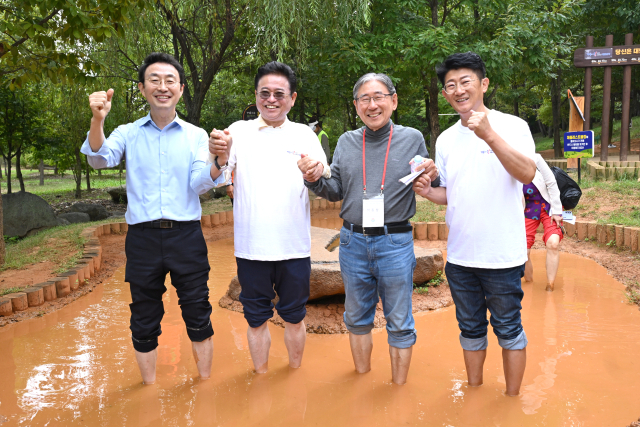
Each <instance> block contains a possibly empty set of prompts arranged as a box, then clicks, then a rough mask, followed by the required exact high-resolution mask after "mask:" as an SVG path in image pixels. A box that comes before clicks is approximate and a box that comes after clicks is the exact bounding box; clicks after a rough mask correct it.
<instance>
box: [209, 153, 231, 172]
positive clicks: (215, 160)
mask: <svg viewBox="0 0 640 427" xmlns="http://www.w3.org/2000/svg"><path fill="white" fill-rule="evenodd" d="M228 163H229V162H227V163H225V164H224V166H220V165H219V164H218V156H216V158H215V159H213V164H214V165H216V168H218V170H219V171H220V172H224V171H225V170H226V169H227V168H228V167H229V166H228Z"/></svg>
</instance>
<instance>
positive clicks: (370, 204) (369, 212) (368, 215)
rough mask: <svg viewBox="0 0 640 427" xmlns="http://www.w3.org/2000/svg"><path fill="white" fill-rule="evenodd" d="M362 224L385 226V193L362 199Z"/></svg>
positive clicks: (365, 196)
mask: <svg viewBox="0 0 640 427" xmlns="http://www.w3.org/2000/svg"><path fill="white" fill-rule="evenodd" d="M362 226H363V227H384V194H376V195H375V196H371V197H368V196H367V195H366V194H365V195H364V198H363V199H362Z"/></svg>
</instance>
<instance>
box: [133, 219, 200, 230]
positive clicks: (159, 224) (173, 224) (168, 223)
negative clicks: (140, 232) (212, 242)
mask: <svg viewBox="0 0 640 427" xmlns="http://www.w3.org/2000/svg"><path fill="white" fill-rule="evenodd" d="M199 222H200V221H173V220H170V219H158V220H156V221H147V222H139V223H137V224H131V225H130V226H129V227H135V228H180V227H185V226H187V225H191V224H194V223H199Z"/></svg>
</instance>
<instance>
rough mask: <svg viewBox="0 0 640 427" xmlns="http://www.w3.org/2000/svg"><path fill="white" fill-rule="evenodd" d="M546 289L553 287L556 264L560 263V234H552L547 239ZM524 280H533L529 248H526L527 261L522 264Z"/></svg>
mask: <svg viewBox="0 0 640 427" xmlns="http://www.w3.org/2000/svg"><path fill="white" fill-rule="evenodd" d="M546 246H547V262H546V266H547V289H546V290H547V291H553V289H554V287H555V281H556V275H557V274H558V265H559V264H560V251H559V250H558V248H559V247H560V236H558V235H557V234H553V235H551V236H550V237H549V239H547V244H546ZM524 280H525V281H526V282H533V264H532V263H531V249H527V263H526V264H525V265H524Z"/></svg>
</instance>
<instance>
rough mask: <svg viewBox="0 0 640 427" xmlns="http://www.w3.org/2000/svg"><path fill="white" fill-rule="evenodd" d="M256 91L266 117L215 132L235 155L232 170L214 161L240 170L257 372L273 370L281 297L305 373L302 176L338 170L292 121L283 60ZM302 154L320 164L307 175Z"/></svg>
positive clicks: (290, 79)
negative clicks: (272, 326)
mask: <svg viewBox="0 0 640 427" xmlns="http://www.w3.org/2000/svg"><path fill="white" fill-rule="evenodd" d="M255 94H256V106H257V107H258V111H259V112H260V116H259V117H258V118H257V119H255V120H249V121H242V120H241V121H238V122H235V123H233V124H232V125H231V126H230V127H229V129H228V130H226V131H225V132H221V131H217V130H215V129H214V131H213V132H211V138H210V144H209V147H210V152H211V153H212V154H213V155H214V156H221V157H223V158H224V157H225V156H224V154H225V153H227V152H229V163H228V165H227V166H222V165H219V164H218V162H217V157H214V158H213V159H212V163H214V164H215V165H216V166H217V167H218V168H219V169H225V173H226V174H230V173H231V171H234V178H233V186H234V190H233V193H234V194H233V196H234V204H233V218H234V245H235V256H236V262H237V265H238V280H239V281H240V285H241V287H242V291H241V293H240V302H241V303H242V305H243V308H244V317H245V319H247V323H248V324H249V328H248V331H247V338H248V341H249V351H250V352H251V359H252V360H253V364H254V367H255V370H256V372H257V373H265V372H267V370H268V361H269V347H270V346H271V335H270V334H269V329H268V327H267V320H269V319H270V318H271V317H273V308H274V305H273V303H272V302H271V301H272V300H273V299H275V297H276V293H277V295H278V298H279V300H278V303H277V304H276V305H275V309H276V310H277V311H278V314H279V315H280V317H281V318H282V320H284V323H285V331H284V342H285V345H286V347H287V351H288V353H289V366H291V367H292V368H298V367H300V364H301V362H302V354H303V352H304V344H305V340H306V330H305V324H304V321H303V319H304V317H305V315H306V307H305V304H306V303H307V300H308V299H309V279H310V275H311V258H310V256H311V220H310V209H309V197H308V192H307V188H306V187H305V185H304V180H303V179H302V178H303V177H304V178H305V179H307V180H309V181H311V180H318V179H319V178H320V177H321V176H326V177H330V176H331V175H330V174H331V170H330V169H329V166H328V165H327V159H326V157H325V154H324V151H323V150H322V147H321V146H320V142H319V141H318V138H317V137H316V135H315V133H313V131H312V130H311V129H310V128H309V127H308V126H306V125H302V124H299V123H293V122H290V121H289V120H288V119H287V114H288V113H289V111H290V110H291V107H293V105H294V103H295V100H296V96H297V94H296V76H295V74H294V72H293V70H292V69H291V68H290V67H289V66H288V65H286V64H283V63H280V62H275V61H274V62H270V63H268V64H265V65H263V66H262V67H260V68H259V69H258V73H257V75H256V77H255ZM302 156H309V157H311V158H313V159H318V160H317V161H314V165H313V167H312V168H311V169H310V170H309V172H307V174H306V175H304V176H300V170H299V169H298V161H299V160H300V158H301V157H302ZM274 167H275V169H274ZM274 170H275V171H277V173H276V174H275V175H273V174H270V171H274ZM272 176H273V177H275V178H273V177H272ZM276 184H277V185H276Z"/></svg>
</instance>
